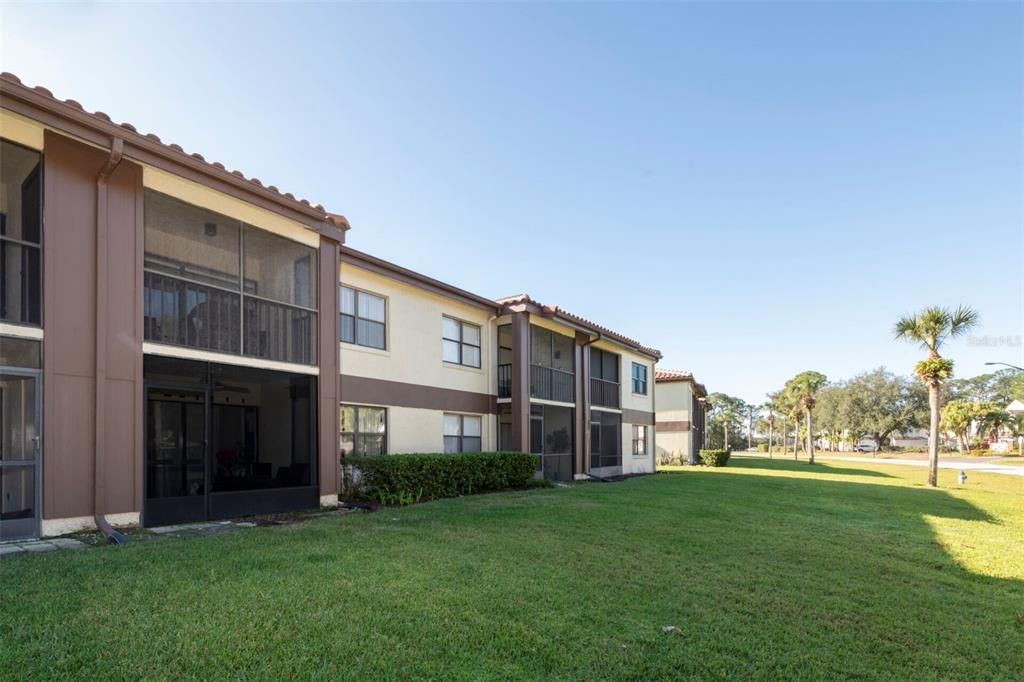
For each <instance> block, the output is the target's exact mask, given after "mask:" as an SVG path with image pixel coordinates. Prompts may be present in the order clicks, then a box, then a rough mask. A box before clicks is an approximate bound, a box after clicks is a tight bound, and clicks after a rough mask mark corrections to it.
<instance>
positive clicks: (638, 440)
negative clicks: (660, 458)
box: [633, 424, 647, 457]
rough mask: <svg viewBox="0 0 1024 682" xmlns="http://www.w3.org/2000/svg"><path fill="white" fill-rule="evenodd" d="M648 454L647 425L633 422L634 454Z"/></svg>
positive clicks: (636, 455) (641, 455)
mask: <svg viewBox="0 0 1024 682" xmlns="http://www.w3.org/2000/svg"><path fill="white" fill-rule="evenodd" d="M645 455H647V425H646V424H633V456H634V457H644V456H645Z"/></svg>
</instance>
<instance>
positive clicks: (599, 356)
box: [590, 347, 622, 408]
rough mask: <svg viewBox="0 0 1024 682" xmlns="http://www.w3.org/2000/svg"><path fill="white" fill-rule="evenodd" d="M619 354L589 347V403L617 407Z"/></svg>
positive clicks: (620, 390)
mask: <svg viewBox="0 0 1024 682" xmlns="http://www.w3.org/2000/svg"><path fill="white" fill-rule="evenodd" d="M621 392H622V389H621V386H620V384H619V356H618V355H616V354H615V353H609V352H608V351H606V350H601V349H600V348H593V347H591V348H590V404H591V405H597V406H598V407H614V408H618V407H619V406H620V404H619V395H620V394H621Z"/></svg>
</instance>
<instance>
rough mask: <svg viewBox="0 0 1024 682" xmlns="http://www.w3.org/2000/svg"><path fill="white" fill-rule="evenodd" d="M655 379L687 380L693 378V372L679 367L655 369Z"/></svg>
mask: <svg viewBox="0 0 1024 682" xmlns="http://www.w3.org/2000/svg"><path fill="white" fill-rule="evenodd" d="M654 380H655V381H673V380H675V381H686V380H691V381H692V380H693V373H691V372H687V371H685V370H678V369H656V370H654Z"/></svg>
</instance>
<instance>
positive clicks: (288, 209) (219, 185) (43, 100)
mask: <svg viewBox="0 0 1024 682" xmlns="http://www.w3.org/2000/svg"><path fill="white" fill-rule="evenodd" d="M13 78H14V77H13V76H8V75H7V74H4V76H3V77H2V78H0V107H2V108H4V109H7V110H8V111H12V112H14V113H16V114H19V115H21V116H24V117H26V118H29V119H32V120H35V121H38V122H39V123H42V124H43V125H44V126H46V127H48V128H51V129H53V130H55V131H58V132H60V133H63V134H66V135H70V136H72V137H76V138H78V139H80V140H82V141H84V142H87V143H89V144H93V145H96V146H99V147H102V148H104V149H108V148H109V147H110V145H111V142H112V140H114V139H121V140H123V141H124V154H123V156H124V157H125V158H129V159H132V160H134V161H136V162H138V163H141V164H146V165H149V166H153V167H156V168H159V169H161V170H165V171H167V172H169V173H173V174H175V175H179V176H183V177H185V178H187V179H189V180H193V181H196V182H199V183H200V184H203V185H206V186H208V187H210V188H212V189H215V190H218V191H221V192H224V193H225V194H229V195H232V196H235V197H237V198H240V199H242V200H244V201H247V202H249V203H251V204H253V205H256V206H259V207H261V208H264V209H267V210H269V211H272V212H274V213H277V214H279V215H282V216H284V217H285V218H289V219H291V220H294V221H296V222H298V223H301V224H303V225H304V226H306V227H307V228H309V229H310V230H313V231H314V232H317V233H319V234H321V235H323V236H325V237H329V238H330V239H333V240H335V241H337V242H339V243H344V241H345V233H346V232H347V231H348V230H349V228H350V226H349V224H348V221H347V220H346V219H345V218H344V217H342V216H333V215H332V216H329V215H328V214H327V212H326V211H325V210H324V209H323V207H322V206H314V205H313V204H310V203H309V202H308V201H306V200H300V199H294V198H290V197H289V196H287V195H285V194H281V193H279V192H277V191H276V188H271V187H269V186H265V185H263V184H262V183H261V182H259V181H258V180H255V179H247V178H246V177H245V176H244V175H242V174H241V173H240V172H238V171H229V170H227V168H225V167H223V166H222V165H220V164H213V163H209V162H207V161H206V160H205V159H204V158H203V157H202V156H200V155H198V154H194V155H190V154H188V153H186V152H185V151H184V150H183V149H181V148H180V147H178V146H177V145H173V146H172V145H169V144H164V143H163V142H160V141H159V138H156V136H147V135H142V134H140V133H139V132H138V131H137V130H136V129H135V127H134V126H131V125H130V124H126V123H123V124H116V123H114V122H113V121H110V120H106V119H104V118H102V117H101V115H100V114H92V113H89V112H87V111H85V110H84V109H81V108H78V107H76V106H73V105H71V104H68V103H66V102H62V101H60V100H58V99H56V98H55V97H53V96H52V95H51V94H50V93H49V91H48V90H45V89H35V88H29V87H26V86H25V85H22V84H21V83H18V82H16V81H15V80H13Z"/></svg>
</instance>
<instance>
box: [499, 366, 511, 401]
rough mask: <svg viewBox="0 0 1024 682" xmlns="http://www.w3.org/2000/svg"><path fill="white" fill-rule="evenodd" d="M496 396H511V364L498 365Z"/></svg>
mask: <svg viewBox="0 0 1024 682" xmlns="http://www.w3.org/2000/svg"><path fill="white" fill-rule="evenodd" d="M498 397H499V398H511V397H512V365H498Z"/></svg>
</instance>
